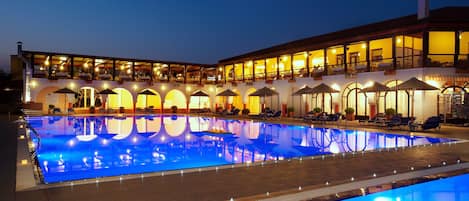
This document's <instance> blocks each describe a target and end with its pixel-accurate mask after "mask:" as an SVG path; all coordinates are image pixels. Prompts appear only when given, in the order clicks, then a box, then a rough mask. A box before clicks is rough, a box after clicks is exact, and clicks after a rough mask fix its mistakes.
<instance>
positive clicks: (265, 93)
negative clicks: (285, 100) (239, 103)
mask: <svg viewBox="0 0 469 201" xmlns="http://www.w3.org/2000/svg"><path fill="white" fill-rule="evenodd" d="M275 95H276V96H277V97H278V92H276V91H274V90H272V89H270V88H268V87H262V88H260V89H258V90H257V91H255V92H253V93H251V94H249V96H259V97H263V98H264V99H263V103H262V105H263V106H265V97H269V96H270V97H271V98H270V104H271V105H272V96H275ZM278 98H279V99H280V97H278ZM262 109H264V108H262ZM277 109H278V106H277Z"/></svg>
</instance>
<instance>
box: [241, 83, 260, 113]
mask: <svg viewBox="0 0 469 201" xmlns="http://www.w3.org/2000/svg"><path fill="white" fill-rule="evenodd" d="M255 91H256V88H250V89H248V90H247V91H246V94H245V99H246V100H247V109H249V113H250V114H259V113H260V112H261V101H260V97H259V96H249V94H252V93H254V92H255Z"/></svg>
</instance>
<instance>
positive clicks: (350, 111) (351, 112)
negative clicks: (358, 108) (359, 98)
mask: <svg viewBox="0 0 469 201" xmlns="http://www.w3.org/2000/svg"><path fill="white" fill-rule="evenodd" d="M354 112H355V109H353V108H351V107H348V108H346V109H345V114H353V113H354Z"/></svg>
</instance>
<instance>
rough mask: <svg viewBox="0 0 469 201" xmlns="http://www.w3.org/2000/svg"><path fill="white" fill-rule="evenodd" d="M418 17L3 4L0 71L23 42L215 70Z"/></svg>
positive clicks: (252, 4)
mask: <svg viewBox="0 0 469 201" xmlns="http://www.w3.org/2000/svg"><path fill="white" fill-rule="evenodd" d="M430 5H431V8H432V9H434V8H439V7H444V6H469V1H463V0H431V1H430ZM416 12H417V1H416V0H356V1H351V0H327V1H322V0H321V1H319V0H295V1H287V0H283V1H280V0H237V1H227V0H225V1H224V0H203V1H202V0H200V1H194V0H192V1H191V0H178V1H176V0H167V1H158V0H148V1H146V0H136V1H130V0H129V1H127V0H122V1H117V0H97V1H92V0H89V1H88V0H75V1H63V0H56V1H37V0H29V1H28V0H15V1H10V0H2V3H1V5H0V25H1V27H2V29H1V30H2V31H1V34H0V67H2V68H3V69H7V68H8V66H9V55H11V54H15V52H16V42H17V41H22V42H23V44H24V49H27V50H39V51H54V52H67V53H77V54H91V55H101V56H116V57H128V58H140V59H161V60H175V61H187V62H199V63H216V62H217V61H218V60H220V59H223V58H227V57H231V56H235V55H238V54H242V53H246V52H249V51H253V50H257V49H261V48H266V47H269V46H272V45H276V44H280V43H284V42H288V41H291V40H296V39H300V38H305V37H310V36H314V35H318V34H323V33H328V32H331V31H336V30H340V29H345V28H350V27H353V26H357V25H363V24H368V23H372V22H377V21H381V20H385V19H390V18H395V17H400V16H404V15H409V14H415V13H416Z"/></svg>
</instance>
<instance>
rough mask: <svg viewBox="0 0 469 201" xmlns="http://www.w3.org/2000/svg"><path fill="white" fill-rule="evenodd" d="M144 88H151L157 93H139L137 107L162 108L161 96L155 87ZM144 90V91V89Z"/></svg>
mask: <svg viewBox="0 0 469 201" xmlns="http://www.w3.org/2000/svg"><path fill="white" fill-rule="evenodd" d="M144 90H149V91H151V92H153V93H155V94H156V95H142V94H139V95H138V96H137V102H136V104H135V107H136V108H149V107H153V108H154V109H157V110H158V109H161V96H160V94H159V93H158V92H156V91H155V90H153V89H144ZM144 90H142V91H144Z"/></svg>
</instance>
